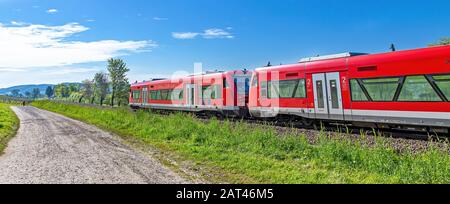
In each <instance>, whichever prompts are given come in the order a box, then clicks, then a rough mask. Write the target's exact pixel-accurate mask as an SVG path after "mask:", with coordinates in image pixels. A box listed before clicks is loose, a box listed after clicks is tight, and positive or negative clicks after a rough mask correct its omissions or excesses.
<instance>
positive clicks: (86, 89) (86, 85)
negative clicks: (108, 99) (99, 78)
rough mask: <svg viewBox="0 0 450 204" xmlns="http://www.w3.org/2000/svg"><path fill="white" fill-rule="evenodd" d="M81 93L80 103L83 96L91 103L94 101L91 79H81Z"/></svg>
mask: <svg viewBox="0 0 450 204" xmlns="http://www.w3.org/2000/svg"><path fill="white" fill-rule="evenodd" d="M81 94H82V97H81V99H80V101H79V102H80V103H81V100H83V98H86V99H88V100H89V102H90V103H91V104H92V103H94V99H95V98H94V83H93V82H92V80H89V79H86V80H84V81H83V85H82V87H81Z"/></svg>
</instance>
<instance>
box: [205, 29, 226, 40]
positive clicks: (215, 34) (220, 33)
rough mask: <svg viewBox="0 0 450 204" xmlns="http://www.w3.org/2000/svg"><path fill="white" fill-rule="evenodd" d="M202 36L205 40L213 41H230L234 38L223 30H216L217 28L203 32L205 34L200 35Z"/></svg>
mask: <svg viewBox="0 0 450 204" xmlns="http://www.w3.org/2000/svg"><path fill="white" fill-rule="evenodd" d="M202 36H203V37H204V38H206V39H215V38H228V39H232V38H234V36H233V35H231V33H229V32H227V31H225V30H223V29H217V28H213V29H208V30H205V32H204V33H203V34H202Z"/></svg>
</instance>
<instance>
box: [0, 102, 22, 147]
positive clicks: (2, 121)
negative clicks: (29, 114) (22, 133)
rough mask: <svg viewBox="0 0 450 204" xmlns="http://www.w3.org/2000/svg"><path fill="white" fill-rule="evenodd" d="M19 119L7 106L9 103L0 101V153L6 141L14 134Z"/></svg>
mask: <svg viewBox="0 0 450 204" xmlns="http://www.w3.org/2000/svg"><path fill="white" fill-rule="evenodd" d="M18 127H19V119H18V118H17V116H16V115H15V114H14V112H13V111H12V110H11V109H10V108H9V105H7V104H2V103H0V154H2V153H3V150H4V149H5V147H6V145H7V144H8V141H9V140H10V139H11V138H12V137H13V136H14V135H15V134H16V131H17V129H18Z"/></svg>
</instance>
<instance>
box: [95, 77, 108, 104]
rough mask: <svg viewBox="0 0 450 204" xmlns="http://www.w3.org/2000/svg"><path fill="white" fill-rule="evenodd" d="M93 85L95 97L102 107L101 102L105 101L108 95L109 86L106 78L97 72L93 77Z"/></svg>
mask: <svg viewBox="0 0 450 204" xmlns="http://www.w3.org/2000/svg"><path fill="white" fill-rule="evenodd" d="M94 84H95V91H94V93H95V95H96V96H98V97H99V99H100V105H103V102H104V101H105V99H106V96H107V94H108V89H109V84H108V76H107V75H106V74H105V73H104V72H99V73H97V74H95V77H94Z"/></svg>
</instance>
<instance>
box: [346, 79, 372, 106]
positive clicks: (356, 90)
mask: <svg viewBox="0 0 450 204" xmlns="http://www.w3.org/2000/svg"><path fill="white" fill-rule="evenodd" d="M350 89H351V92H352V101H369V99H368V98H367V96H366V94H364V91H363V90H362V88H361V86H360V85H359V83H358V80H356V79H352V80H350Z"/></svg>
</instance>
